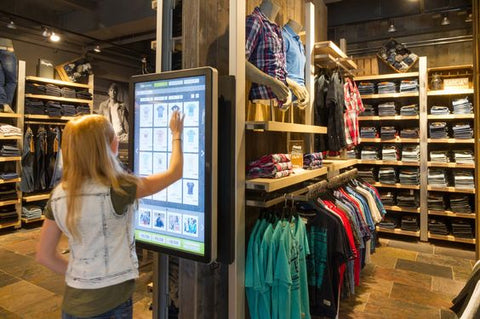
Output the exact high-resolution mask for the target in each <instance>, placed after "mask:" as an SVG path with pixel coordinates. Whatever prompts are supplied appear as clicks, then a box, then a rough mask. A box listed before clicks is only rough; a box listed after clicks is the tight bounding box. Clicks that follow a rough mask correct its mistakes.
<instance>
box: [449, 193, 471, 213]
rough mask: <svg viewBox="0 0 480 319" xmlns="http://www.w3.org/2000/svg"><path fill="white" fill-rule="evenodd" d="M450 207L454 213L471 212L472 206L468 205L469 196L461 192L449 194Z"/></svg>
mask: <svg viewBox="0 0 480 319" xmlns="http://www.w3.org/2000/svg"><path fill="white" fill-rule="evenodd" d="M450 209H451V210H452V211H453V212H456V213H466V214H470V213H472V212H473V210H472V206H470V198H469V197H468V195H463V194H451V195H450Z"/></svg>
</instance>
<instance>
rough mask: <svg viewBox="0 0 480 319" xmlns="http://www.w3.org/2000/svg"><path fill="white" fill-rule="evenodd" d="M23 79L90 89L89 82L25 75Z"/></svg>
mask: <svg viewBox="0 0 480 319" xmlns="http://www.w3.org/2000/svg"><path fill="white" fill-rule="evenodd" d="M25 81H30V82H39V83H46V84H55V85H58V86H69V87H74V88H82V89H90V87H91V86H90V85H89V84H82V83H75V82H67V81H60V80H55V79H47V78H40V77H38V76H26V77H25Z"/></svg>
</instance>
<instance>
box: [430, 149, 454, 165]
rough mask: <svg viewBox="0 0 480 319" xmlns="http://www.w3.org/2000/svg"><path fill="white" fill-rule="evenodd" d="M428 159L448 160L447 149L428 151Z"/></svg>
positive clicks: (435, 160)
mask: <svg viewBox="0 0 480 319" xmlns="http://www.w3.org/2000/svg"><path fill="white" fill-rule="evenodd" d="M430 161H432V162H439V163H448V162H450V157H449V155H448V151H430Z"/></svg>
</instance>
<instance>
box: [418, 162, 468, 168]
mask: <svg viewBox="0 0 480 319" xmlns="http://www.w3.org/2000/svg"><path fill="white" fill-rule="evenodd" d="M427 166H428V167H448V168H472V169H473V168H475V164H458V163H442V162H428V163H427Z"/></svg>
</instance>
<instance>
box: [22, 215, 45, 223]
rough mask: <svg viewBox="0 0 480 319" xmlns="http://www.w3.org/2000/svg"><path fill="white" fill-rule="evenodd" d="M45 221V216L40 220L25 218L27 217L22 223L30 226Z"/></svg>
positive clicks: (23, 218)
mask: <svg viewBox="0 0 480 319" xmlns="http://www.w3.org/2000/svg"><path fill="white" fill-rule="evenodd" d="M43 220H45V216H43V215H42V216H40V217H39V218H25V217H22V223H25V224H30V223H37V222H40V221H43Z"/></svg>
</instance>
